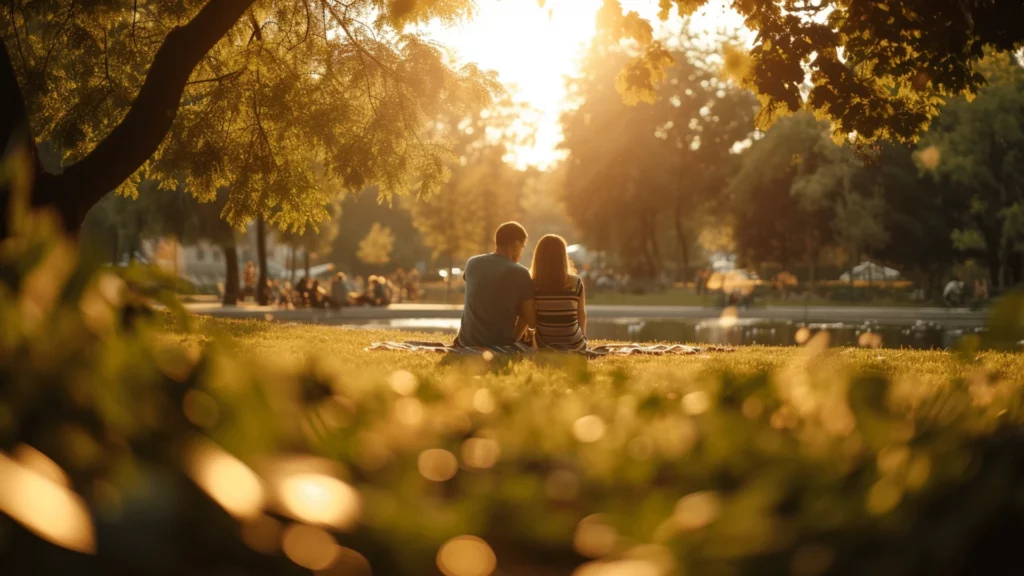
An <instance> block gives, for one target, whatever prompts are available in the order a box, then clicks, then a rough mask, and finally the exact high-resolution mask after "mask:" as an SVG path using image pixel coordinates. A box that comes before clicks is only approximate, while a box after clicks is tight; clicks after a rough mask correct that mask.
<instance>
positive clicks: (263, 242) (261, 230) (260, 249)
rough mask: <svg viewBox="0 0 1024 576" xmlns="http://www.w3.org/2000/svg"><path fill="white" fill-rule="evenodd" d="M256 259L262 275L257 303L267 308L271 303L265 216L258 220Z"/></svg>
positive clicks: (258, 287)
mask: <svg viewBox="0 0 1024 576" xmlns="http://www.w3.org/2000/svg"><path fill="white" fill-rule="evenodd" d="M256 258H257V260H259V264H258V266H259V268H260V274H259V279H258V280H256V303H257V304H259V305H260V306H266V305H267V304H269V303H270V300H269V298H268V297H267V289H266V288H267V277H268V275H267V232H266V226H265V225H264V223H263V216H259V217H258V218H256Z"/></svg>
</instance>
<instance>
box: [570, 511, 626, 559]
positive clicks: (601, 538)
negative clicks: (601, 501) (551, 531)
mask: <svg viewBox="0 0 1024 576" xmlns="http://www.w3.org/2000/svg"><path fill="white" fill-rule="evenodd" d="M618 542H619V533H618V531H617V530H616V529H615V527H614V526H612V525H611V524H610V523H609V522H608V517H607V516H605V515H604V514H591V515H590V516H587V517H586V518H584V519H583V520H580V521H579V524H577V525H576V532H575V533H574V534H573V538H572V547H573V549H575V550H576V552H577V553H578V554H579V555H580V556H586V557H587V558H604V557H605V556H608V555H609V554H611V553H612V552H614V551H615V546H616V544H618Z"/></svg>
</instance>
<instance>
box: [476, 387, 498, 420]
mask: <svg viewBox="0 0 1024 576" xmlns="http://www.w3.org/2000/svg"><path fill="white" fill-rule="evenodd" d="M494 407H495V402H494V394H491V391H490V390H488V389H486V388H481V389H479V390H477V391H476V392H475V393H473V408H475V409H476V411H477V412H479V413H481V414H490V413H491V412H494Z"/></svg>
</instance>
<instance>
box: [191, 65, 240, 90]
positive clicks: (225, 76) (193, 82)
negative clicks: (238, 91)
mask: <svg viewBox="0 0 1024 576" xmlns="http://www.w3.org/2000/svg"><path fill="white" fill-rule="evenodd" d="M243 72H245V68H239V69H238V70H235V71H234V72H228V73H227V74H222V75H220V76H217V77H214V78H203V79H202V80H189V81H188V82H185V86H194V85H196V84H206V83H208V82H220V81H221V80H230V79H232V78H234V77H236V76H239V75H240V74H242V73H243Z"/></svg>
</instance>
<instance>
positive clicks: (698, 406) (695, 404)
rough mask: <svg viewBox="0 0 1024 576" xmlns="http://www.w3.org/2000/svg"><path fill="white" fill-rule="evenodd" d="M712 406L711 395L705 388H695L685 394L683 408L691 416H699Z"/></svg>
mask: <svg viewBox="0 0 1024 576" xmlns="http://www.w3.org/2000/svg"><path fill="white" fill-rule="evenodd" d="M710 407H711V397H710V396H708V393H707V392H704V391H703V390H695V391H693V392H690V393H689V394H687V395H685V396H683V410H685V411H686V413H687V414H689V415H690V416H698V415H700V414H703V413H705V412H707V411H708V408H710Z"/></svg>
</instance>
